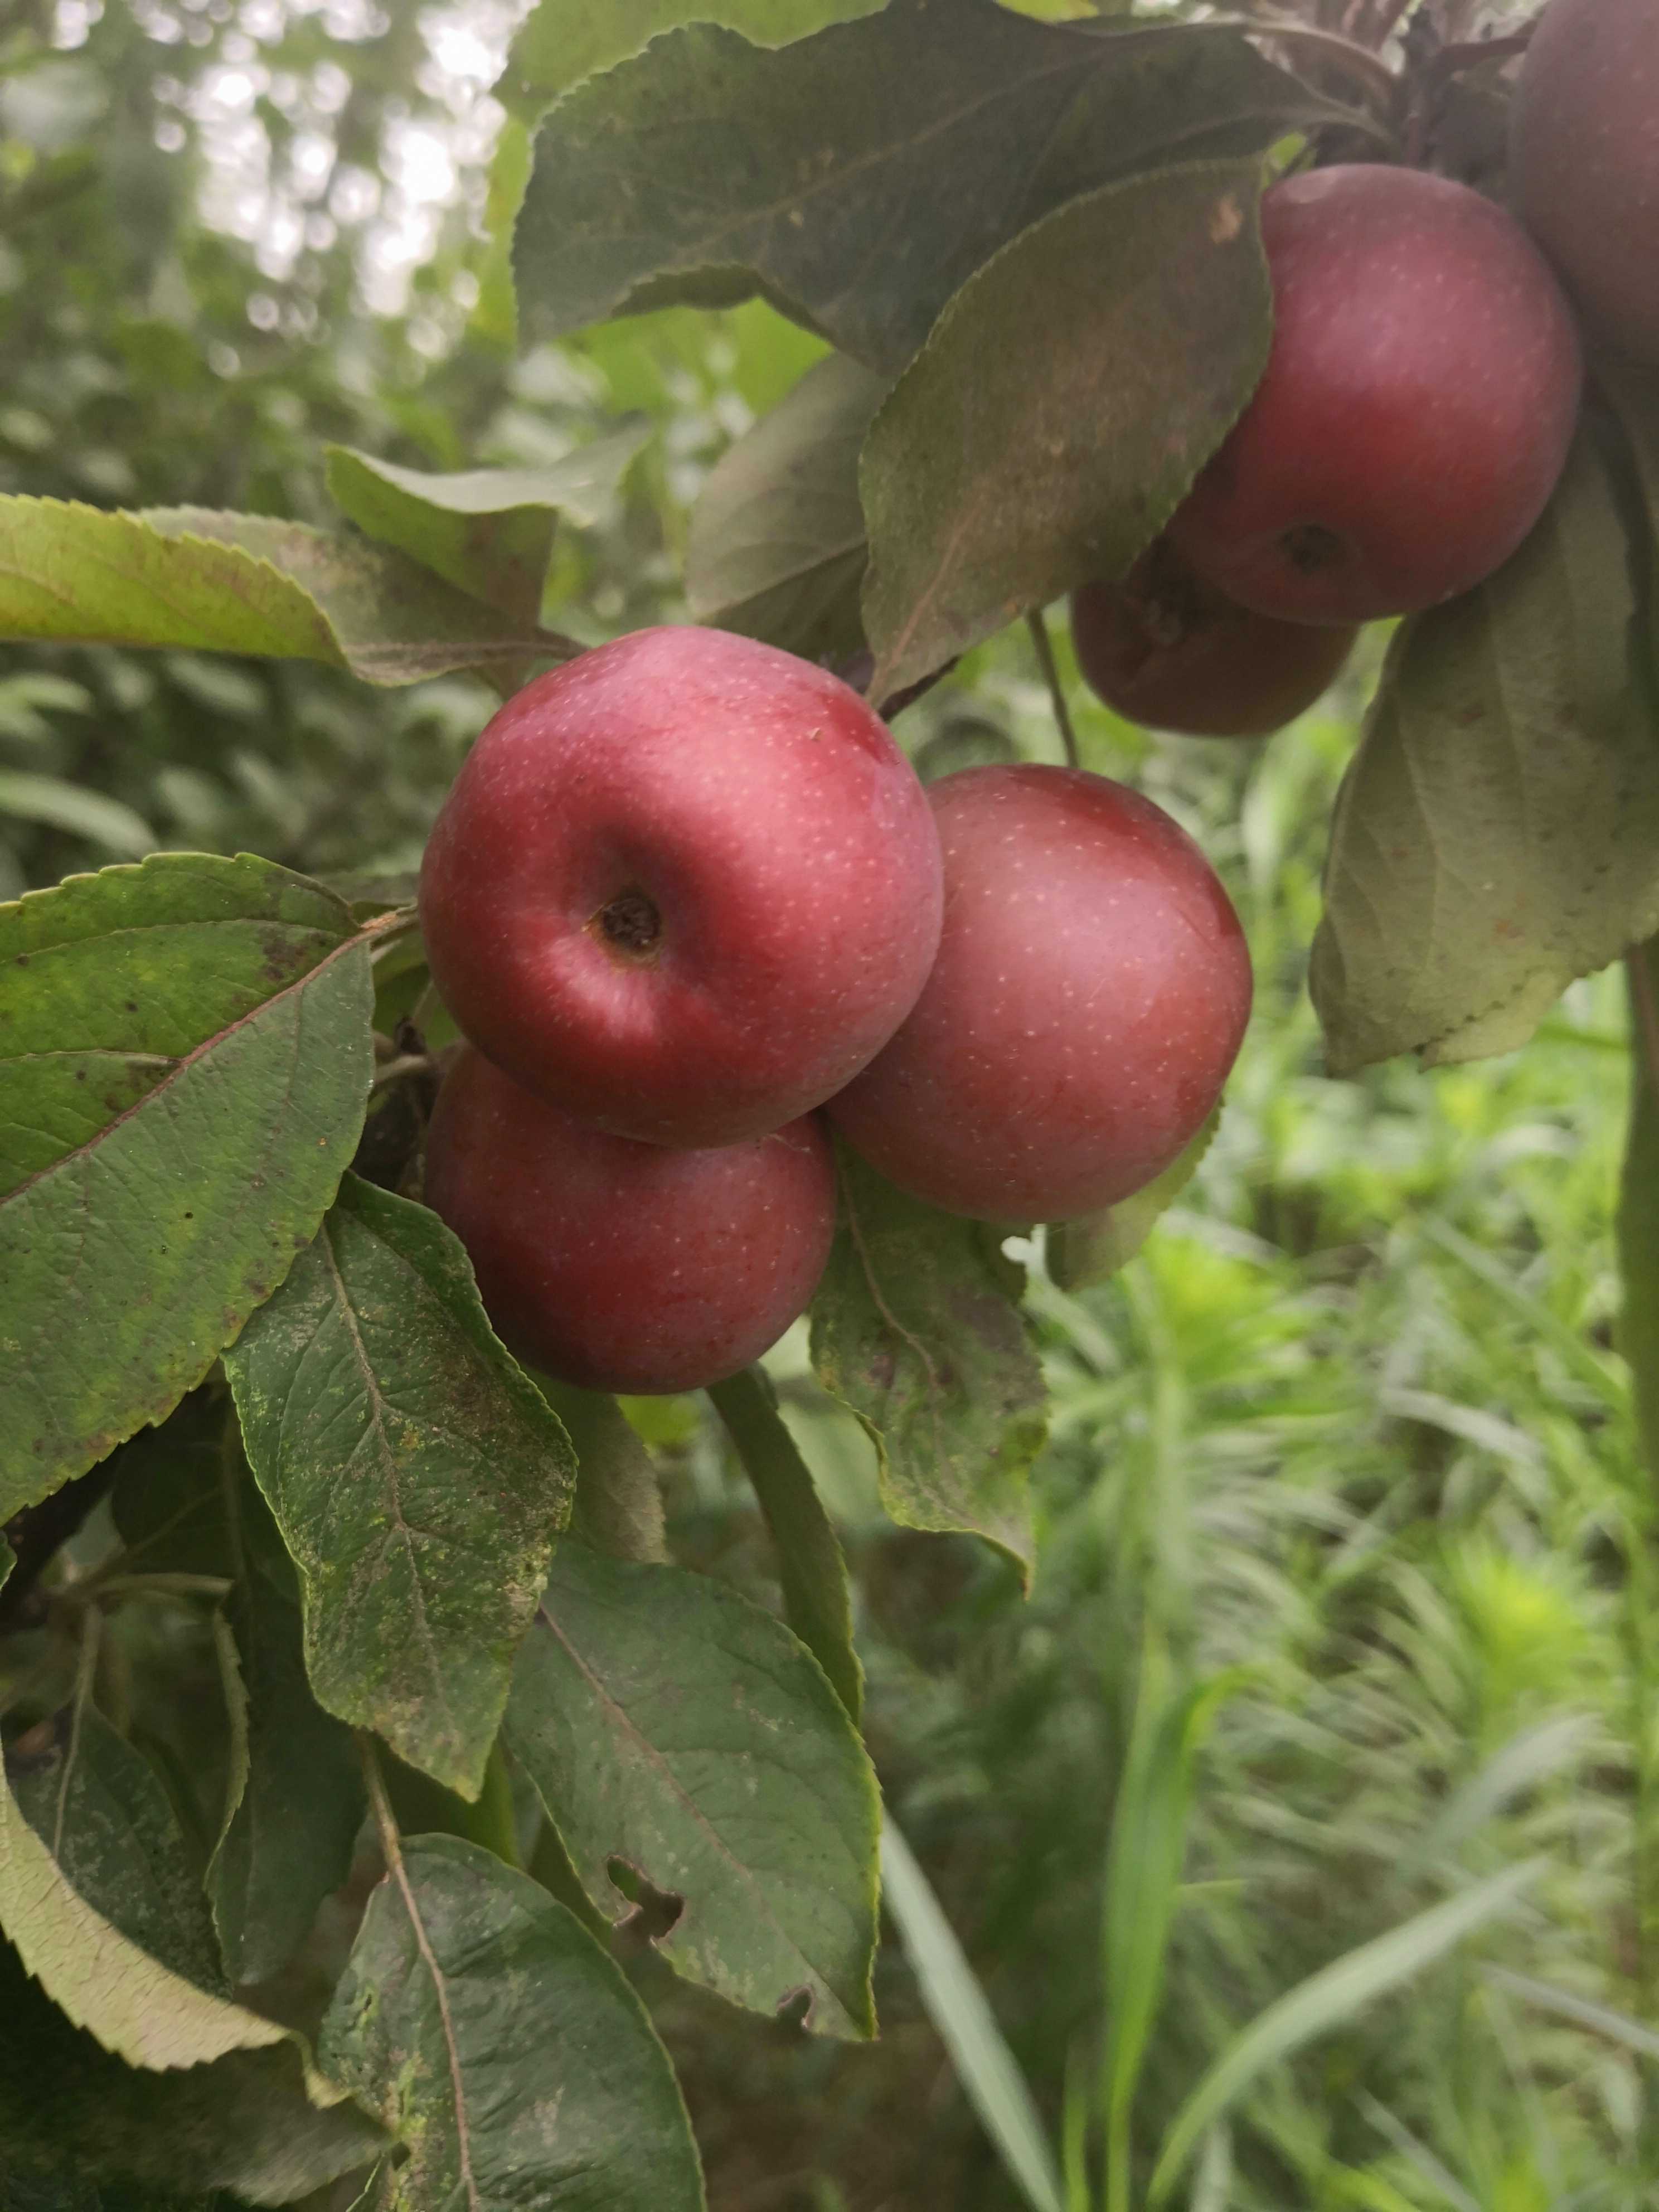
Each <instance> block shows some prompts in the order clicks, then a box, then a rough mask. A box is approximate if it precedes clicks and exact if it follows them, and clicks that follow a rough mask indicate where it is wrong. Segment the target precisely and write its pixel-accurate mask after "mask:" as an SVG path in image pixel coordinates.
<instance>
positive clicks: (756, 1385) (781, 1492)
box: [708, 1367, 864, 1728]
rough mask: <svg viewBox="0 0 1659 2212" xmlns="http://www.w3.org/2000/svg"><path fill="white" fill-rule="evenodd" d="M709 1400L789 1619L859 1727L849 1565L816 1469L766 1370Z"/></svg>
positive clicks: (860, 1687) (860, 1679) (860, 1674)
mask: <svg viewBox="0 0 1659 2212" xmlns="http://www.w3.org/2000/svg"><path fill="white" fill-rule="evenodd" d="M708 1395H709V1397H710V1399H711V1400H712V1401H713V1402H714V1410H715V1412H716V1413H718V1414H719V1415H720V1419H721V1420H722V1421H723V1422H724V1423H725V1424H726V1432H727V1434H728V1435H729V1436H730V1437H731V1439H732V1445H733V1447H734V1449H736V1452H737V1455H738V1459H739V1460H740V1461H741V1462H742V1463H743V1470H744V1474H746V1475H747V1476H748V1477H749V1480H750V1484H751V1485H752V1486H753V1488H754V1492H755V1496H756V1498H757V1501H758V1503H759V1505H760V1509H761V1513H762V1516H763V1518H764V1520H765V1522H766V1527H767V1533H768V1534H769V1535H770V1537H771V1539H772V1547H773V1549H774V1551H775V1553H776V1554H777V1560H778V1580H779V1582H780V1583H781V1585H782V1588H783V1611H784V1618H785V1619H786V1620H787V1621H788V1623H789V1626H790V1627H791V1628H792V1629H793V1631H794V1632H795V1634H796V1635H797V1636H799V1638H800V1640H801V1642H802V1643H803V1644H805V1646H806V1648H807V1650H809V1651H810V1652H811V1655H812V1656H813V1657H814V1658H815V1659H816V1660H817V1662H818V1664H819V1666H820V1667H822V1668H823V1671H824V1673H825V1674H827V1675H828V1676H829V1680H830V1683H831V1685H832V1686H833V1687H834V1689H835V1692H836V1696H837V1697H838V1698H839V1699H841V1701H842V1705H845V1706H846V1708H847V1712H848V1718H849V1719H850V1720H851V1721H852V1723H853V1725H854V1728H856V1727H857V1726H858V1724H859V1716H860V1711H861V1710H862V1707H863V1704H864V1669H863V1668H862V1667H860V1664H859V1656H858V1653H857V1652H856V1651H855V1650H854V1648H853V1599H852V1592H851V1590H850V1589H849V1588H848V1580H847V1560H846V1558H845V1556H844V1555H843V1553H842V1548H841V1541H840V1539H839V1538H838V1537H837V1536H836V1531H835V1526H834V1523H833V1522H831V1521H830V1518H829V1515H828V1513H827V1512H825V1510H824V1506H823V1499H822V1498H820V1497H819V1496H818V1492H817V1485H816V1484H815V1483H814V1482H813V1480H812V1475H811V1469H810V1468H808V1466H807V1464H806V1462H805V1460H804V1459H803V1458H802V1457H801V1455H800V1451H799V1447H798V1446H797V1444H796V1443H795V1440H794V1438H793V1437H792V1436H791V1435H790V1433H789V1431H788V1428H787V1425H786V1424H785V1422H784V1419H783V1416H782V1414H781V1413H779V1411H778V1401H777V1393H776V1392H775V1390H774V1389H773V1388H772V1383H771V1378H770V1377H769V1376H768V1374H767V1372H766V1370H765V1369H764V1368H763V1367H750V1368H746V1369H745V1370H744V1372H743V1373H742V1374H741V1375H734V1376H732V1379H731V1381H730V1382H728V1383H715V1384H714V1388H713V1389H711V1390H710V1391H709V1393H708Z"/></svg>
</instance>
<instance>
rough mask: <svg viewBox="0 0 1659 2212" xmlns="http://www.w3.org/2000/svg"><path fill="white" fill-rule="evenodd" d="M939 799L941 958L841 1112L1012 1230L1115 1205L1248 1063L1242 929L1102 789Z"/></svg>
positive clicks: (913, 1184)
mask: <svg viewBox="0 0 1659 2212" xmlns="http://www.w3.org/2000/svg"><path fill="white" fill-rule="evenodd" d="M928 796H929V798H930V799H931V800H932V801H933V810H934V813H935V815H936V817H937V818H938V821H939V841H940V843H941V845H942V847H943V848H944V853H945V931H944V935H943V937H942V939H941V940H940V945H939V958H938V961H937V962H936V963H935V965H934V969H933V974H932V975H931V976H930V977H929V978H928V981H927V988H926V989H925V990H924V991H923V993H922V994H921V999H920V1000H919V1001H918V1002H917V1005H916V1008H915V1012H913V1013H912V1014H911V1016H910V1018H909V1019H908V1021H907V1022H906V1023H905V1024H904V1026H903V1027H902V1029H901V1030H899V1032H898V1034H897V1036H896V1037H895V1038H894V1039H893V1041H892V1042H891V1043H890V1045H889V1046H888V1047H887V1048H886V1049H885V1050H884V1052H882V1053H881V1054H879V1055H878V1058H877V1059H876V1060H874V1061H873V1063H872V1065H871V1066H869V1067H868V1068H867V1069H866V1071H865V1073H863V1074H862V1075H861V1076H860V1077H859V1078H858V1079H857V1080H856V1081H855V1082H854V1083H853V1084H851V1085H849V1086H848V1089H847V1090H845V1091H842V1094H841V1096H840V1097H837V1098H836V1099H833V1100H832V1101H831V1102H830V1104H829V1109H828V1111H829V1116H830V1118H831V1120H832V1121H835V1123H836V1126H837V1127H838V1128H839V1129H840V1130H841V1132H842V1134H843V1135H844V1136H845V1137H846V1138H847V1139H848V1143H849V1144H851V1145H852V1146H854V1149H855V1150H856V1151H858V1152H860V1153H862V1154H863V1156H864V1158H866V1159H867V1160H868V1161H869V1162H870V1164H872V1166H873V1167H875V1168H878V1169H879V1170H880V1171H881V1173H882V1174H884V1175H885V1176H888V1177H889V1178H890V1180H891V1181H892V1182H896V1183H898V1184H899V1185H900V1186H901V1187H902V1188H904V1189H906V1190H908V1191H912V1192H914V1193H915V1195H916V1196H918V1197H920V1198H925V1199H928V1200H932V1201H933V1204H934V1205H936V1206H945V1207H947V1208H948V1209H949V1210H950V1211H951V1212H956V1213H966V1214H972V1215H975V1216H977V1217H979V1218H981V1219H984V1220H988V1221H999V1222H1006V1223H1012V1224H1018V1223H1025V1222H1032V1221H1060V1220H1066V1219H1067V1218H1072V1217H1073V1216H1075V1215H1078V1214H1080V1213H1088V1212H1094V1211H1096V1210H1097V1208H1099V1207H1101V1206H1112V1205H1115V1204H1116V1203H1117V1201H1118V1200H1120V1199H1122V1198H1127V1196H1129V1195H1130V1194H1131V1193H1132V1192H1134V1191H1137V1190H1139V1189H1141V1188H1144V1186H1145V1185H1146V1184H1147V1183H1148V1182H1152V1179H1153V1178H1154V1177H1155V1176H1158V1175H1159V1174H1161V1173H1162V1172H1163V1170H1164V1168H1166V1167H1167V1166H1168V1165H1169V1164H1170V1162H1171V1161H1172V1160H1173V1159H1174V1158H1176V1155H1177V1154H1178V1153H1180V1152H1182V1151H1183V1150H1184V1149H1185V1147H1186V1146H1188V1144H1189V1143H1190V1142H1191V1141H1192V1139H1193V1138H1194V1136H1196V1134H1197V1133H1198V1131H1199V1130H1200V1127H1202V1126H1203V1123H1204V1121H1205V1118H1206V1115H1208V1113H1209V1111H1210V1109H1211V1108H1212V1106H1213V1105H1214V1104H1215V1102H1216V1099H1217V1098H1218V1096H1219V1095H1220V1091H1221V1086H1222V1085H1223V1084H1224V1083H1225V1080H1226V1079H1227V1074H1228V1072H1229V1070H1230V1069H1231V1066H1232V1064H1233V1061H1234V1060H1235V1058H1236V1057H1237V1053H1238V1048H1239V1044H1240V1042H1241V1041H1242V1039H1243V1034H1244V1026H1245V1024H1246V1022H1247V1021H1248V1020H1249V1011H1250V995H1251V977H1250V962H1249V951H1247V949H1246V946H1245V943H1244V934H1243V930H1242V929H1241V928H1240V927H1239V921H1238V917H1237V915H1236V914H1235V913H1234V911H1233V908H1232V905H1231V901H1230V900H1229V899H1228V896H1227V894H1226V892H1225V890H1223V888H1222V886H1221V883H1220V880H1219V878H1218V877H1217V876H1216V874H1215V872H1214V871H1213V869H1212V867H1211V866H1210V864H1209V862H1208V861H1207V860H1206V859H1205V857H1204V855H1203V854H1202V853H1201V852H1200V850H1199V848H1198V847H1197V846H1196V845H1195V844H1194V842H1193V841H1192V839H1191V838H1190V837H1188V835H1187V833H1186V831H1185V830H1184V829H1181V828H1180V827H1179V825H1178V824H1177V823H1175V822H1172V821H1171V820H1170V817H1169V816H1168V815H1167V814H1165V813H1164V811H1163V810H1162V808H1160V807H1158V806H1155V805H1153V804H1152V800H1151V799H1143V798H1142V797H1141V796H1140V794H1139V793H1138V792H1133V791H1130V790H1127V789H1126V788H1125V787H1124V786H1123V785H1121V784H1118V783H1113V782H1111V781H1109V780H1108V779H1107V778H1106V777H1105V776H1100V775H1090V774H1088V773H1087V772H1086V771H1085V770H1082V769H1060V768H1044V767H1030V766H1027V767H1018V768H981V769H964V770H963V772H962V773H961V774H960V775H948V776H945V777H942V778H941V779H940V781H939V782H938V783H936V784H934V785H933V787H932V789H931V790H930V792H929V793H928Z"/></svg>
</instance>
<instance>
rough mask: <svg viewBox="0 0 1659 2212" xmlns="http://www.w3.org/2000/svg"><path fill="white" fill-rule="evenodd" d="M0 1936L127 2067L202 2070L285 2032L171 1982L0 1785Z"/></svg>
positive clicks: (1, 1782) (283, 2038) (281, 2039)
mask: <svg viewBox="0 0 1659 2212" xmlns="http://www.w3.org/2000/svg"><path fill="white" fill-rule="evenodd" d="M0 1934H4V1935H5V1936H9V1938H10V1940H11V1942H12V1943H13V1945H14V1946H15V1949H16V1953H17V1955H18V1957H19V1958H20V1959H21V1960H22V1963H23V1965H24V1966H25V1967H26V1968H27V1971H28V1972H29V1973H31V1974H32V1975H33V1977H34V1978H35V1980H36V1981H38V1982H39V1983H40V1986H41V1988H42V1989H43V1990H45V1991H46V1995H47V1996H49V1997H50V1998H51V1999H52V2002H54V2003H55V2004H57V2005H58V2007H60V2008H61V2009H62V2010H63V2011H64V2013H66V2014H67V2015H68V2016H69V2018H70V2020H71V2021H74V2023H75V2025H76V2027H84V2028H86V2029H87V2030H88V2033H90V2034H92V2035H94V2036H95V2037H96V2039H98V2041H99V2042H100V2044H102V2045H103V2046H104V2048H105V2050H106V2051H112V2052H113V2053H114V2054H115V2055H116V2057H119V2058H125V2060H126V2061H127V2063H128V2064H129V2065H131V2066H147V2067H154V2068H158V2069H166V2068H168V2067H173V2066H200V2065H203V2064H205V2063H207V2062H208V2061H210V2060H211V2059H215V2058H222V2057H224V2056H225V2054H226V2053H227V2052H228V2051H255V2050H259V2049H262V2048H264V2047H266V2046H268V2045H276V2044H280V2043H286V2042H288V2041H289V2031H288V2030H287V2029H286V2028H284V2027H278V2026H277V2025H276V2023H275V2022H274V2021H269V2020H261V2019H260V2018H259V2017H258V2015H257V2014H254V2013H251V2012H246V2011H245V2010H244V2009H243V2008H242V2007H241V2006H240V2005H235V2004H231V2003H228V2002H227V2001H226V2000H225V1999H224V1998H223V1997H221V1996H215V1995H214V1994H213V1993H212V1992H211V1991H210V1990H203V1989H198V1988H197V1986H196V1984H194V1983H193V1982H188V1981H186V1980H185V1979H184V1978H183V1977H182V1976H180V1975H179V1974H176V1973H174V1972H173V1971H172V1970H171V1969H170V1968H169V1967H167V1966H164V1965H163V1964H162V1963H161V1960H158V1959H154V1958H152V1957H150V1955H149V1954H148V1953H147V1952H145V1951H142V1950H140V1949H139V1948H138V1946H137V1944H136V1943H135V1942H132V1941H131V1938H130V1937H128V1936H125V1935H123V1934H122V1932H121V1930H120V1929H118V1928H117V1927H116V1926H115V1925H114V1923H112V1921H110V1920H108V1919H106V1917H104V1915H103V1914H102V1913H100V1912H99V1911H97V1910H96V1909H95V1907H94V1905H91V1904H89V1903H88V1901H87V1899H85V1898H83V1897H82V1895H81V1894H80V1893H79V1891H78V1890H76V1887H74V1885H73V1884H72V1883H71V1882H70V1879H69V1877H68V1875H66V1874H65V1873H64V1870H63V1869H62V1868H61V1867H60V1866H59V1865H58V1863H57V1861H56V1860H55V1859H54V1858H53V1857H52V1851H51V1850H50V1848H49V1846H48V1845H47V1844H45V1843H43V1842H42V1840H41V1839H40V1837H39V1836H38V1835H36V1833H35V1832H34V1830H33V1828H32V1827H31V1826H29V1824H28V1823H27V1820H24V1818H23V1816H22V1814H21V1812H20V1811H19V1810H18V1807H17V1803H16V1800H15V1798H14V1797H13V1796H12V1791H11V1785H10V1783H9V1781H8V1780H6V1779H5V1778H3V1776H0Z"/></svg>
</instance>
